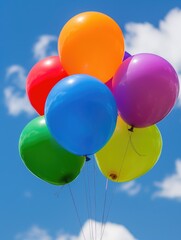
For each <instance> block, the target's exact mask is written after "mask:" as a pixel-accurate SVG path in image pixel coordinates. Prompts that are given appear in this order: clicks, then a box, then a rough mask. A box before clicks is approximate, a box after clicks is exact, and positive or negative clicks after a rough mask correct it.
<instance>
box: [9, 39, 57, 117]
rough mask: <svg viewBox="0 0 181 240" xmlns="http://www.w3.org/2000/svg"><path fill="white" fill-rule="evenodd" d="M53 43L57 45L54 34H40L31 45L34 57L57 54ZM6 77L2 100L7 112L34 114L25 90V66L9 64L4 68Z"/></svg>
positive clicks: (13, 114)
mask: <svg viewBox="0 0 181 240" xmlns="http://www.w3.org/2000/svg"><path fill="white" fill-rule="evenodd" d="M55 44H56V45H57V37H56V36H53V35H42V36H40V37H39V38H38V41H37V42H36V43H35V44H34V46H33V55H34V58H35V59H36V60H40V59H43V58H45V57H47V56H50V55H57V51H56V47H55ZM6 79H7V80H8V84H6V87H5V89H4V102H5V105H6V107H7V109H8V113H9V114H10V115H12V116H18V115H19V114H21V113H23V112H24V113H26V114H27V115H30V116H31V115H33V114H35V110H34V109H33V107H32V106H31V104H30V102H29V100H28V97H27V95H26V92H25V83H26V70H25V68H24V67H23V66H20V65H17V64H15V65H12V66H9V67H8V68H7V70H6ZM6 83H7V82H6Z"/></svg>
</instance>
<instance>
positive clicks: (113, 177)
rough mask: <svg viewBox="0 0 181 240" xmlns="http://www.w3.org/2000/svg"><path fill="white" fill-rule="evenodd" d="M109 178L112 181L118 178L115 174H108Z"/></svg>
mask: <svg viewBox="0 0 181 240" xmlns="http://www.w3.org/2000/svg"><path fill="white" fill-rule="evenodd" d="M109 177H110V178H111V179H112V180H116V179H117V178H118V176H117V175H116V174H115V173H111V174H109Z"/></svg>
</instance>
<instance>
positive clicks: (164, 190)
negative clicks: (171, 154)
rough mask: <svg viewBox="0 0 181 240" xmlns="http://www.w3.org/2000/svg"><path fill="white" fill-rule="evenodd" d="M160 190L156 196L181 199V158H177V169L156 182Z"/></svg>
mask: <svg viewBox="0 0 181 240" xmlns="http://www.w3.org/2000/svg"><path fill="white" fill-rule="evenodd" d="M154 185H155V186H156V187H157V188H158V191H156V192H155V193H154V195H153V196H154V197H161V198H168V199H176V200H181V159H177V160H176V171H175V173H173V174H172V175H170V176H167V177H166V178H165V179H163V180H162V181H161V182H155V183H154Z"/></svg>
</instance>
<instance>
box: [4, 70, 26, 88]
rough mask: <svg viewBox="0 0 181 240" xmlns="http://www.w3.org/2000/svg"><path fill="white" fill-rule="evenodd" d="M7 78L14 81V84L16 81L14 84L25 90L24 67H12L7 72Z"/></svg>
mask: <svg viewBox="0 0 181 240" xmlns="http://www.w3.org/2000/svg"><path fill="white" fill-rule="evenodd" d="M6 78H7V79H8V80H11V79H12V82H13V81H14V84H15V85H16V86H18V87H19V88H20V89H24V88H25V81H26V71H25V69H24V68H23V67H22V66H20V65H12V66H10V67H8V68H7V70H6Z"/></svg>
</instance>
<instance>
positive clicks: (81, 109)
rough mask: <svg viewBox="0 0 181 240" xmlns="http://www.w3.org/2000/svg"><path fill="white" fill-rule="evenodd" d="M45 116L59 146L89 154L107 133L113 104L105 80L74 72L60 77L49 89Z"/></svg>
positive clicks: (111, 126) (112, 124) (113, 114)
mask: <svg viewBox="0 0 181 240" xmlns="http://www.w3.org/2000/svg"><path fill="white" fill-rule="evenodd" d="M45 118H46V123H47V126H48V128H49V130H50V132H51V133H52V135H53V136H54V138H55V139H56V140H57V142H59V143H60V145H61V146H63V147H64V148H65V149H67V150H68V151H70V152H72V153H75V154H77V155H90V154H93V153H95V152H96V151H98V150H99V149H100V148H101V147H103V146H104V144H105V143H106V142H107V141H108V140H109V138H110V137H111V135H112V133H113V131H114V129H115V126H116V121H117V107H116V102H115V100H114V97H113V95H112V93H111V92H110V90H109V89H108V88H107V87H106V86H105V84H103V83H102V82H100V81H99V80H97V79H96V78H94V77H91V76H88V75H84V74H77V75H71V76H69V77H67V78H64V79H63V80H62V81H60V82H59V83H57V84H56V85H55V87H54V88H53V89H52V90H51V92H50V94H49V95H48V98H47V101H46V105H45Z"/></svg>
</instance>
